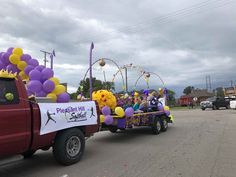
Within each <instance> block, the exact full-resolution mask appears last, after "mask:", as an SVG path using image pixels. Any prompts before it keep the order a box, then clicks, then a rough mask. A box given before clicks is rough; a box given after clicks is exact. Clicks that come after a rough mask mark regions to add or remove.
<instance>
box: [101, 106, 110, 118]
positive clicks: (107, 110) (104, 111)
mask: <svg viewBox="0 0 236 177" xmlns="http://www.w3.org/2000/svg"><path fill="white" fill-rule="evenodd" d="M102 114H103V115H104V116H107V115H110V114H111V109H110V108H109V107H108V106H104V107H103V108H102Z"/></svg>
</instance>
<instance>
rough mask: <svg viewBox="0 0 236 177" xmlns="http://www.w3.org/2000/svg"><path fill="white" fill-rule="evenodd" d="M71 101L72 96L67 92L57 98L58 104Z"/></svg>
mask: <svg viewBox="0 0 236 177" xmlns="http://www.w3.org/2000/svg"><path fill="white" fill-rule="evenodd" d="M69 101H70V95H69V94H68V93H66V92H64V93H62V94H60V95H58V96H57V102H58V103H67V102H69Z"/></svg>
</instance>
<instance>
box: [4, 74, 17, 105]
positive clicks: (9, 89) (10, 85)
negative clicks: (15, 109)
mask: <svg viewBox="0 0 236 177" xmlns="http://www.w3.org/2000/svg"><path fill="white" fill-rule="evenodd" d="M7 93H12V94H13V95H14V98H13V100H11V101H9V100H7V99H6V94H7ZM18 103H19V95H18V92H17V88H16V83H15V80H14V79H6V78H0V105H6V104H18Z"/></svg>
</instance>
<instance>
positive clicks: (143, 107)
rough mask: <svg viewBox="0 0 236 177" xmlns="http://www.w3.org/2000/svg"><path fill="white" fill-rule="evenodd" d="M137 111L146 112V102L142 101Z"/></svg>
mask: <svg viewBox="0 0 236 177" xmlns="http://www.w3.org/2000/svg"><path fill="white" fill-rule="evenodd" d="M139 110H140V111H143V112H147V111H148V102H147V101H146V100H143V101H142V102H141V104H140V106H139Z"/></svg>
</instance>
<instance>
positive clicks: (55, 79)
mask: <svg viewBox="0 0 236 177" xmlns="http://www.w3.org/2000/svg"><path fill="white" fill-rule="evenodd" d="M49 80H51V81H53V82H54V84H55V85H59V84H60V81H59V79H58V78H56V77H51V78H50V79H49Z"/></svg>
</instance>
